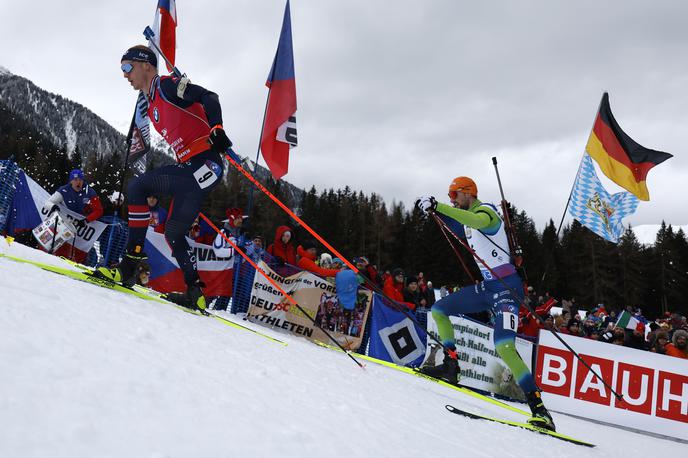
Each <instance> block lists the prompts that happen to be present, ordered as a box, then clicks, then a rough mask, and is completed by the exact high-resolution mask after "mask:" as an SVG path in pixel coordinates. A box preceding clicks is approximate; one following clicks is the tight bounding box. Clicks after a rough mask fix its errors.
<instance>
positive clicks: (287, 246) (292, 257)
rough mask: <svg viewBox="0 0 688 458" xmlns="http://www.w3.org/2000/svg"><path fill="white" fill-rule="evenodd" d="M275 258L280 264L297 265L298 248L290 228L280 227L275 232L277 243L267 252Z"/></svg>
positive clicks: (269, 247) (271, 245)
mask: <svg viewBox="0 0 688 458" xmlns="http://www.w3.org/2000/svg"><path fill="white" fill-rule="evenodd" d="M266 251H267V252H268V253H270V254H271V255H272V256H274V257H275V258H276V259H275V260H276V261H277V263H278V264H281V263H287V264H291V265H293V266H295V265H296V248H294V240H293V239H292V231H291V228H290V227H289V226H280V227H278V228H277V231H275V241H274V242H273V243H272V244H270V246H268V249H267V250H266Z"/></svg>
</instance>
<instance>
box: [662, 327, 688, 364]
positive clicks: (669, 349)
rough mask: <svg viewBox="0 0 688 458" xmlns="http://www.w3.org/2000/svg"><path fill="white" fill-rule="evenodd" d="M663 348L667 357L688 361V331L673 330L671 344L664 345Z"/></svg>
mask: <svg viewBox="0 0 688 458" xmlns="http://www.w3.org/2000/svg"><path fill="white" fill-rule="evenodd" d="M664 348H665V349H666V355H667V356H673V357H676V358H683V359H688V331H684V330H683V329H677V330H675V331H674V336H673V337H672V338H671V343H668V344H666V347H664Z"/></svg>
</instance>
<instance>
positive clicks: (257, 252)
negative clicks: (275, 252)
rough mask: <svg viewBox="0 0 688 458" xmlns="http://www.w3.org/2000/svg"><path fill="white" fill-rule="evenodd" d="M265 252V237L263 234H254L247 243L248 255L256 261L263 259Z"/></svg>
mask: <svg viewBox="0 0 688 458" xmlns="http://www.w3.org/2000/svg"><path fill="white" fill-rule="evenodd" d="M264 253H265V239H264V238H263V236H262V235H254V236H253V237H251V240H250V241H249V242H248V243H247V244H246V256H248V257H249V258H251V260H252V261H253V262H255V263H258V262H259V261H261V260H262V259H263V254H264Z"/></svg>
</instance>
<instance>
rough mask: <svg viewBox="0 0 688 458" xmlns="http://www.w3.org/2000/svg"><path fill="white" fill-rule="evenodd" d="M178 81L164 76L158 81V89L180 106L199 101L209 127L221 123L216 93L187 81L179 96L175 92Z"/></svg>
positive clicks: (220, 110)
mask: <svg viewBox="0 0 688 458" xmlns="http://www.w3.org/2000/svg"><path fill="white" fill-rule="evenodd" d="M179 82H180V80H179V79H178V78H164V79H162V80H161V81H160V89H161V90H162V91H163V93H164V94H165V98H167V99H168V100H170V101H172V102H173V103H174V104H175V105H178V106H180V107H182V108H187V107H188V106H190V105H191V104H192V103H200V104H201V105H203V110H205V115H206V116H207V117H208V124H209V125H210V126H211V127H212V126H217V125H222V108H221V107H220V99H219V98H218V96H217V94H215V93H214V92H212V91H209V90H207V89H206V88H204V87H202V86H198V85H197V84H191V83H188V84H187V85H186V88H185V89H184V93H183V94H182V97H181V98H180V97H179V94H178V93H177V86H178V85H179Z"/></svg>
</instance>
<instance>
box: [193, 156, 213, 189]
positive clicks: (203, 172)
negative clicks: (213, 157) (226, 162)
mask: <svg viewBox="0 0 688 458" xmlns="http://www.w3.org/2000/svg"><path fill="white" fill-rule="evenodd" d="M214 165H216V164H215V163H213V162H211V161H206V162H205V164H203V165H202V166H201V167H199V168H198V170H196V171H195V172H194V174H193V176H194V178H195V179H196V183H198V186H199V187H200V188H201V189H205V188H207V187H208V186H210V185H212V184H213V183H215V182H216V181H217V180H218V178H220V177H219V176H218V174H217V173H216V172H215V171H214V170H213V169H212V168H211V167H212V166H214ZM213 168H214V167H213Z"/></svg>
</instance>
